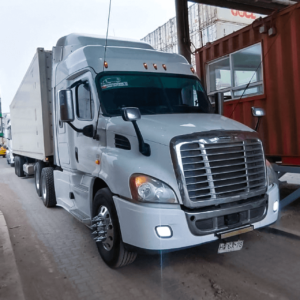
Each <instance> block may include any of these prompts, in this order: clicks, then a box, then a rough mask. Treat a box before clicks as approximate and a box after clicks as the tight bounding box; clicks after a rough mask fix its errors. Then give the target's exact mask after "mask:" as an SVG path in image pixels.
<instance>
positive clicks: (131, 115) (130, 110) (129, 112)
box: [122, 107, 141, 122]
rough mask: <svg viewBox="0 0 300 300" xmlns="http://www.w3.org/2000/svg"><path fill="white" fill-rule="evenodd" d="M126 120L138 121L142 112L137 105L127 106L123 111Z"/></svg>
mask: <svg viewBox="0 0 300 300" xmlns="http://www.w3.org/2000/svg"><path fill="white" fill-rule="evenodd" d="M122 117H123V120H124V121H129V122H132V121H137V120H139V119H140V118H141V112H140V110H139V109H138V108H137V107H125V108H123V111H122Z"/></svg>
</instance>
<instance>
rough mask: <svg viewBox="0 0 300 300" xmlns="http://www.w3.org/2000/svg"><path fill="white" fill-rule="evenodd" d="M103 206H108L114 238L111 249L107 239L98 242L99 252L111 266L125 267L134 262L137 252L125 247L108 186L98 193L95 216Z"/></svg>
mask: <svg viewBox="0 0 300 300" xmlns="http://www.w3.org/2000/svg"><path fill="white" fill-rule="evenodd" d="M103 207H105V208H107V213H108V216H109V217H108V218H110V220H111V224H112V226H113V228H112V229H111V232H112V233H113V235H112V236H113V239H112V242H111V244H112V246H111V248H110V249H108V247H107V244H106V243H105V242H106V241H103V242H97V248H98V252H99V254H100V256H101V257H102V259H103V260H104V262H105V263H106V264H107V265H108V266H109V267H110V268H113V269H117V268H120V267H124V266H126V265H129V264H131V263H133V262H134V260H135V259H136V256H137V254H136V253H135V252H129V251H127V250H126V249H125V247H124V243H123V241H122V236H121V230H120V225H119V219H118V215H117V211H116V208H115V205H114V201H113V198H112V193H111V192H110V190H109V189H108V188H103V189H101V190H99V191H98V192H97V193H96V195H95V198H94V202H93V212H94V213H93V216H94V217H95V216H97V215H100V213H101V211H100V210H101V209H102V210H103ZM100 230H101V229H100ZM96 231H97V229H96ZM106 237H107V238H108V233H106ZM109 237H111V236H109ZM105 245H106V246H105Z"/></svg>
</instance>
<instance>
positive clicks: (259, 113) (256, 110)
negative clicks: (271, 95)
mask: <svg viewBox="0 0 300 300" xmlns="http://www.w3.org/2000/svg"><path fill="white" fill-rule="evenodd" d="M251 109H252V115H253V117H263V116H265V115H266V114H265V111H264V109H263V108H259V107H254V106H253V107H252V108H251Z"/></svg>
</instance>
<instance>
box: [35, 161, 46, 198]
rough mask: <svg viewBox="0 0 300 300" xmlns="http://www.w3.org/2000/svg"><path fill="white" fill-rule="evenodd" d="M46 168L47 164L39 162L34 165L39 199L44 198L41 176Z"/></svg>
mask: <svg viewBox="0 0 300 300" xmlns="http://www.w3.org/2000/svg"><path fill="white" fill-rule="evenodd" d="M44 167H45V164H44V163H43V162H42V161H38V162H36V163H35V165H34V183H35V189H36V193H37V194H38V196H39V197H41V196H42V185H41V175H42V169H43V168H44Z"/></svg>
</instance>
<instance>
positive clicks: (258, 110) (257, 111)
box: [251, 106, 266, 131]
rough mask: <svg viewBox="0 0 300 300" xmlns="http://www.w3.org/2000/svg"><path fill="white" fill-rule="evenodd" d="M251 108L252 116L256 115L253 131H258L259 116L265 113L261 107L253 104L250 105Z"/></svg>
mask: <svg viewBox="0 0 300 300" xmlns="http://www.w3.org/2000/svg"><path fill="white" fill-rule="evenodd" d="M251 110H252V115H253V117H257V123H256V126H255V131H258V130H259V125H260V120H261V117H264V116H265V115H266V114H265V111H264V109H263V108H259V107H254V106H253V107H251Z"/></svg>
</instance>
